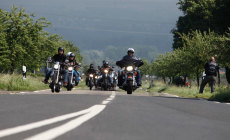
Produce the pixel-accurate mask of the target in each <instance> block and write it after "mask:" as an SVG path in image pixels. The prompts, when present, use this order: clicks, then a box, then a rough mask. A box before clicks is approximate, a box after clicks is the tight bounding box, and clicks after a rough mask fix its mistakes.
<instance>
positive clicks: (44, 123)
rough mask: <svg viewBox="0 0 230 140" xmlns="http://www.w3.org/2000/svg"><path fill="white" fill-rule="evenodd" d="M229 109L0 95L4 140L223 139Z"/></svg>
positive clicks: (116, 95)
mask: <svg viewBox="0 0 230 140" xmlns="http://www.w3.org/2000/svg"><path fill="white" fill-rule="evenodd" d="M229 138H230V105H227V104H220V103H219V104H218V103H215V102H208V101H204V100H195V99H180V98H169V97H157V96H148V95H143V94H138V93H134V95H126V94H125V93H120V92H112V91H108V92H103V91H87V90H74V91H72V92H61V93H59V94H51V92H50V91H40V92H31V93H21V94H0V139H3V140H20V139H26V140H36V139H37V140H46V139H57V140H194V139H196V140H227V139H229Z"/></svg>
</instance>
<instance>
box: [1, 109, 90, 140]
mask: <svg viewBox="0 0 230 140" xmlns="http://www.w3.org/2000/svg"><path fill="white" fill-rule="evenodd" d="M91 109H92V107H91V108H88V109H85V110H82V111H79V112H74V113H70V114H66V115H62V116H58V117H54V118H50V119H46V120H42V121H38V122H34V123H30V124H26V125H21V126H17V127H13V128H8V129H4V130H0V138H2V137H5V136H9V135H13V134H17V133H20V132H24V131H27V130H31V129H35V128H38V127H42V126H45V125H49V124H52V123H56V122H59V121H63V120H67V119H69V118H73V117H77V116H79V115H83V114H86V113H88V112H90V110H91Z"/></svg>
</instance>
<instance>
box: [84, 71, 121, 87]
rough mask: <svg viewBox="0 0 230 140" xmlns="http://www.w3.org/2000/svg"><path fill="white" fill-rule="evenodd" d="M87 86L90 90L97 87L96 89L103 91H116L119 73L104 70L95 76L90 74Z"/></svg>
mask: <svg viewBox="0 0 230 140" xmlns="http://www.w3.org/2000/svg"><path fill="white" fill-rule="evenodd" d="M87 78H88V79H87V81H88V82H87V83H86V85H87V86H88V87H89V89H90V90H92V88H93V87H94V86H95V89H101V90H116V86H117V73H116V72H115V71H109V69H104V70H103V71H101V72H99V71H97V72H96V73H95V74H89V75H88V77H87Z"/></svg>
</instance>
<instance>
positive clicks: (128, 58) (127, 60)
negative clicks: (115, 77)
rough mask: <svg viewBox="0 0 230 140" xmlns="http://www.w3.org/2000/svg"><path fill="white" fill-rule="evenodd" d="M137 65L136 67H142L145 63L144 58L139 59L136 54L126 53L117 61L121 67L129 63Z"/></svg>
mask: <svg viewBox="0 0 230 140" xmlns="http://www.w3.org/2000/svg"><path fill="white" fill-rule="evenodd" d="M130 64H131V65H135V66H136V67H140V66H142V65H143V64H144V62H143V61H142V60H139V59H137V58H136V57H135V56H130V55H126V56H124V57H123V58H122V59H121V60H120V61H117V62H116V65H117V66H119V67H121V68H122V67H125V66H127V65H130Z"/></svg>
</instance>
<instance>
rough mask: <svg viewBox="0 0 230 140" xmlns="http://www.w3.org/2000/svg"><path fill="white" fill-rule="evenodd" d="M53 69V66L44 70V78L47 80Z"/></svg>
mask: <svg viewBox="0 0 230 140" xmlns="http://www.w3.org/2000/svg"><path fill="white" fill-rule="evenodd" d="M53 71H54V69H53V68H48V69H47V71H46V76H45V80H47V81H48V80H49V78H50V76H51V74H52V73H53Z"/></svg>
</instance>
